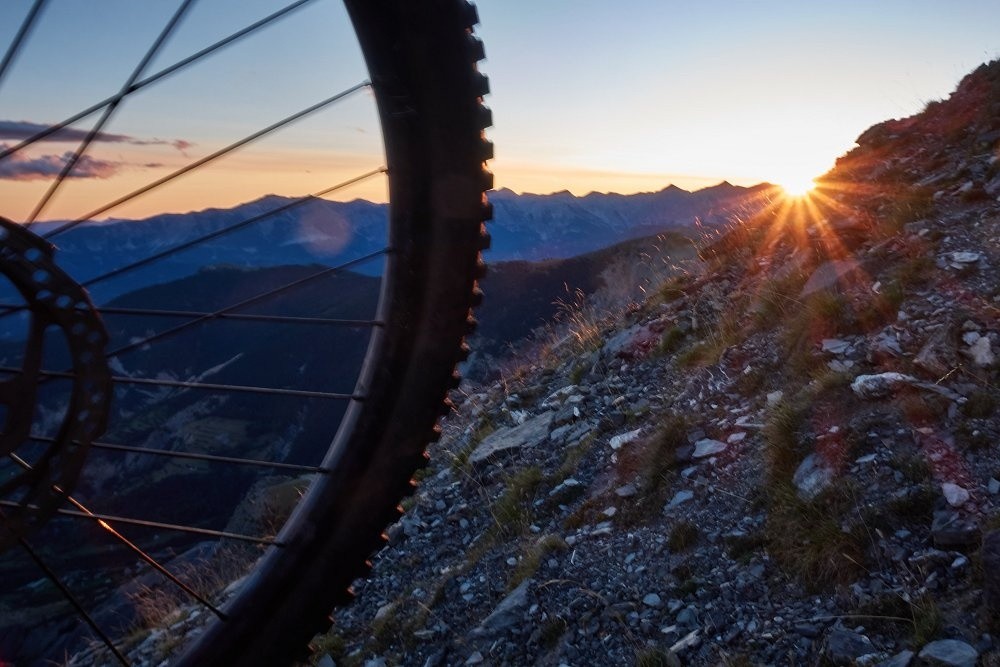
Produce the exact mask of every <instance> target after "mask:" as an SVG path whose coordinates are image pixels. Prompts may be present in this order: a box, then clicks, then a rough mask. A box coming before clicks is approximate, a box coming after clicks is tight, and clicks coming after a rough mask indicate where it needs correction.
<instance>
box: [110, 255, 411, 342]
mask: <svg viewBox="0 0 1000 667" xmlns="http://www.w3.org/2000/svg"><path fill="white" fill-rule="evenodd" d="M391 252H392V250H391V248H383V249H382V250H376V251H375V252H372V253H369V254H367V255H364V256H362V257H358V258H356V259H352V260H350V261H347V262H344V263H343V264H338V265H337V266H331V267H327V268H325V269H321V270H319V271H317V272H316V273H312V274H310V275H308V276H305V277H303V278H299V279H298V280H293V281H292V282H290V283H286V284H285V285H281V286H280V287H275V288H274V289H270V290H267V291H265V292H261V293H260V294H257V295H255V296H252V297H250V298H247V299H244V300H242V301H240V302H238V303H234V304H232V305H230V306H226V307H225V308H222V309H219V310H217V311H215V312H212V313H207V314H206V315H203V316H201V317H198V318H196V319H193V320H191V321H189V322H185V323H183V324H178V325H177V326H175V327H171V328H170V329H166V330H164V331H161V332H159V333H155V334H152V335H150V336H147V337H146V338H143V339H142V340H138V341H135V342H134V343H129V344H128V345H125V346H123V347H120V348H118V349H116V350H112V351H111V352H108V353H107V354H106V355H105V356H106V357H107V358H109V359H110V358H112V357H121V356H122V355H124V354H126V353H128V352H132V351H133V350H138V349H140V348H142V347H145V346H146V345H149V344H150V343H152V342H155V341H159V340H163V339H164V338H168V337H170V336H175V335H177V334H179V333H181V332H182V331H186V330H188V329H190V328H191V327H194V326H198V325H200V324H202V323H203V322H207V321H209V320H213V319H216V318H218V317H220V316H222V315H224V314H226V313H231V312H234V311H238V310H242V309H243V308H248V307H250V306H252V305H255V304H258V303H262V302H264V301H267V300H269V299H273V298H274V297H276V296H281V295H282V294H287V293H288V292H291V291H293V290H295V289H298V288H299V287H302V286H303V285H306V284H308V283H311V282H314V281H316V280H319V279H321V278H325V277H326V276H331V275H334V274H336V273H342V272H344V271H346V270H347V269H349V268H351V267H354V266H358V265H360V264H364V263H366V262H370V261H371V260H373V259H375V258H378V257H381V256H383V255H386V254H389V253H391Z"/></svg>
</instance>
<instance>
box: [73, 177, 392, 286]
mask: <svg viewBox="0 0 1000 667" xmlns="http://www.w3.org/2000/svg"><path fill="white" fill-rule="evenodd" d="M384 173H386V168H385V167H379V168H378V169H372V170H371V171H367V172H365V173H363V174H361V175H359V176H355V177H354V178H350V179H348V180H346V181H342V182H340V183H337V184H336V185H332V186H330V187H328V188H325V189H323V190H320V191H318V192H314V193H313V194H310V195H306V196H305V197H300V198H299V199H296V200H295V201H291V202H288V203H287V204H283V205H281V206H278V207H277V208H273V209H270V210H268V211H265V212H263V213H259V214H257V215H255V216H252V217H250V218H247V219H246V220H241V221H240V222H237V223H234V224H232V225H229V226H228V227H223V228H222V229H219V230H216V231H214V232H211V233H209V234H205V235H203V236H199V237H198V238H195V239H191V240H190V241H185V242H184V243H180V244H178V245H176V246H173V247H172V248H167V249H166V250H164V251H162V252H158V253H156V254H154V255H150V256H149V257H146V258H144V259H141V260H138V261H135V262H132V263H130V264H126V265H125V266H122V267H119V268H117V269H114V270H112V271H108V272H107V273H104V274H101V275H99V276H96V277H94V278H88V279H87V280H86V281H84V282H82V283H81V285H83V286H84V287H91V286H93V285H95V284H97V283H100V282H104V281H105V280H109V279H111V278H116V277H118V276H120V275H122V274H123V273H128V272H130V271H134V270H135V269H138V268H140V267H143V266H147V265H149V264H152V263H153V262H156V261H159V260H161V259H164V258H166V257H170V256H171V255H176V254H177V253H179V252H182V251H184V250H188V249H190V248H193V247H195V246H197V245H200V244H202V243H206V242H207V241H213V240H215V239H217V238H220V237H222V236H225V235H227V234H231V233H233V232H235V231H238V230H240V229H243V228H244V227H248V226H250V225H252V224H254V223H256V222H260V221H261V220H265V219H267V218H270V217H273V216H275V215H278V214H279V213H284V212H285V211H288V210H291V209H294V208H297V207H299V206H302V205H304V204H307V203H309V202H311V201H316V200H318V199H319V198H320V197H323V196H324V195H328V194H331V193H333V192H336V191H337V190H342V189H344V188H346V187H348V186H350V185H354V184H356V183H360V182H362V181H365V180H368V179H369V178H372V177H373V176H377V175H379V174H384Z"/></svg>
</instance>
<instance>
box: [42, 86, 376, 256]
mask: <svg viewBox="0 0 1000 667" xmlns="http://www.w3.org/2000/svg"><path fill="white" fill-rule="evenodd" d="M370 85H371V83H370V82H368V81H362V82H361V83H357V84H355V85H353V86H351V87H350V88H347V89H346V90H342V91H341V92H339V93H337V94H336V95H331V96H330V97H327V98H326V99H324V100H320V101H319V102H317V103H316V104H313V105H311V106H308V107H306V108H304V109H302V110H300V111H297V112H295V113H293V114H291V115H289V116H285V117H284V118H282V119H281V120H279V121H278V122H276V123H272V124H271V125H268V126H267V127H265V128H263V129H261V130H257V131H256V132H254V133H252V134H248V135H247V136H245V137H243V138H242V139H239V140H237V141H234V142H233V143H231V144H229V145H228V146H226V147H224V148H220V149H219V150H217V151H215V152H214V153H211V154H209V155H206V156H205V157H203V158H201V159H200V160H195V161H194V162H192V163H191V164H188V165H186V166H184V167H181V168H180V169H178V170H177V171H174V172H173V173H171V174H168V175H166V176H164V177H163V178H159V179H157V180H155V181H153V182H152V183H147V184H146V185H144V186H142V187H141V188H138V189H137V190H133V191H132V192H130V193H128V194H127V195H123V196H121V197H119V198H118V199H115V200H114V201H111V202H108V203H107V204H105V205H104V206H101V207H99V208H96V209H94V210H93V211H91V212H90V213H87V214H86V215H84V216H82V217H79V218H76V219H75V220H71V221H70V222H67V223H66V224H64V225H61V226H59V227H56V228H55V229H53V230H52V231H50V232H48V233H46V234H43V238H45V239H51V238H53V237H55V236H58V235H59V234H63V233H65V232H68V231H69V230H71V229H73V228H74V227H76V226H78V225H81V224H83V223H85V222H87V221H89V220H93V219H94V218H95V217H97V216H99V215H102V214H104V213H107V212H108V211H111V210H113V209H116V208H118V207H119V206H121V205H122V204H125V203H127V202H130V201H132V200H133V199H135V198H136V197H140V196H142V195H144V194H146V193H148V192H151V191H153V190H155V189H157V188H159V187H161V186H163V185H165V184H167V183H169V182H171V181H173V180H174V179H177V178H180V177H181V176H183V175H184V174H187V173H190V172H192V171H194V170H195V169H198V168H200V167H203V166H205V165H206V164H208V163H209V162H213V161H215V160H217V159H219V158H220V157H223V156H224V155H228V154H229V153H232V152H233V151H235V150H238V149H240V148H243V147H244V146H246V145H247V144H250V143H253V142H254V141H256V140H258V139H260V138H261V137H265V136H267V135H268V134H271V133H272V132H274V131H276V130H279V129H281V128H283V127H286V126H288V125H291V124H292V123H294V122H295V121H297V120H301V119H303V118H305V117H306V116H308V115H310V114H312V113H315V112H317V111H319V110H320V109H324V108H326V107H328V106H330V105H331V104H333V103H335V102H339V101H340V100H343V99H345V98H347V97H349V96H350V95H352V94H354V93H356V92H358V91H360V90H364V89H366V88H368V86H370Z"/></svg>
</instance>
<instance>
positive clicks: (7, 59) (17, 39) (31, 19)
mask: <svg viewBox="0 0 1000 667" xmlns="http://www.w3.org/2000/svg"><path fill="white" fill-rule="evenodd" d="M44 6H45V0H35V4H33V5H32V6H31V9H30V10H28V15H27V16H25V17H24V21H22V22H21V27H20V28H18V30H17V34H16V35H14V41H12V42H11V43H10V46H9V47H7V52H6V53H4V56H3V60H2V61H0V84H2V83H3V78H4V75H6V74H7V69H8V68H9V67H10V65H11V63H13V62H14V58H16V57H17V52H18V51H20V50H21V46H22V45H23V44H24V40H25V39H27V37H28V33H30V32H31V29H32V28H33V27H34V25H35V20H36V19H38V15H39V14H40V13H41V11H42V8H43V7H44Z"/></svg>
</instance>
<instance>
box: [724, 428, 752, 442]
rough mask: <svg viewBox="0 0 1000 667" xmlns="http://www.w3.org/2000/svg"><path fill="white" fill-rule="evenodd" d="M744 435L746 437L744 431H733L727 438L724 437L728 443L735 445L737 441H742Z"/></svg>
mask: <svg viewBox="0 0 1000 667" xmlns="http://www.w3.org/2000/svg"><path fill="white" fill-rule="evenodd" d="M746 437H747V433H746V431H739V432H738V433H733V434H732V435H730V436H729V437H728V438H726V442H727V443H728V444H730V445H735V444H736V443H738V442H743V441H744V440H745V439H746Z"/></svg>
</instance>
